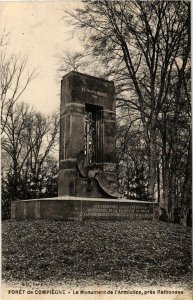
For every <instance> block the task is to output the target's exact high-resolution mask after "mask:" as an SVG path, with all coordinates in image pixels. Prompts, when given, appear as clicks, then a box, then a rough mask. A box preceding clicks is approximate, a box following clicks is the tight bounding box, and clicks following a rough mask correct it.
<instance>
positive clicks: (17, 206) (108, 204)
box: [11, 196, 157, 221]
mask: <svg viewBox="0 0 193 300" xmlns="http://www.w3.org/2000/svg"><path fill="white" fill-rule="evenodd" d="M156 207H157V205H156V204H155V203H153V202H147V201H137V200H127V199H120V200H118V199H106V198H102V199H101V198H85V197H72V196H63V197H57V198H45V199H31V200H20V201H14V202H12V203H11V218H12V219H13V220H39V219H43V220H58V221H84V220H88V219H91V220H105V221H108V220H114V221H116V220H153V219H155V218H156Z"/></svg>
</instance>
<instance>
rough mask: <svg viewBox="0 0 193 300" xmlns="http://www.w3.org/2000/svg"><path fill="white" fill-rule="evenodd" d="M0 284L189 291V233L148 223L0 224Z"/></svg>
mask: <svg viewBox="0 0 193 300" xmlns="http://www.w3.org/2000/svg"><path fill="white" fill-rule="evenodd" d="M2 279H3V280H4V281H5V282H9V281H10V282H14V281H15V282H28V281H40V282H46V283H47V284H49V282H50V283H51V282H62V281H65V282H70V281H73V282H76V281H80V280H83V281H84V280H86V281H87V282H89V280H91V281H92V280H95V281H96V282H97V280H99V281H102V282H112V281H113V282H125V283H127V284H132V285H134V284H147V285H154V286H155V285H166V284H167V285H168V284H171V285H172V284H178V285H187V286H188V285H189V284H190V282H191V229H190V228H185V227H181V226H180V225H176V224H171V223H163V222H150V221H122V222H103V221H87V222H82V223H78V222H77V223H73V222H56V221H55V222H54V221H41V220H40V221H21V222H16V221H4V222H2Z"/></svg>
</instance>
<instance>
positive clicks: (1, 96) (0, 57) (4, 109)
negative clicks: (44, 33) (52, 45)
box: [0, 30, 37, 133]
mask: <svg viewBox="0 0 193 300" xmlns="http://www.w3.org/2000/svg"><path fill="white" fill-rule="evenodd" d="M8 44H9V34H8V33H6V31H5V30H3V32H2V33H1V36H0V74H1V75H0V101H1V133H3V132H4V130H5V127H6V124H7V119H8V115H9V113H10V111H11V109H12V107H13V105H14V104H15V103H16V102H17V100H18V99H20V98H21V96H22V94H23V93H24V91H25V90H26V88H27V87H28V85H29V84H30V82H31V81H32V80H33V79H34V78H35V77H36V76H37V70H36V69H35V68H34V69H33V70H31V71H27V64H28V57H27V56H24V57H21V58H20V57H19V56H17V55H15V54H9V50H8Z"/></svg>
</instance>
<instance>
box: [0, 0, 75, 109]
mask: <svg viewBox="0 0 193 300" xmlns="http://www.w3.org/2000/svg"><path fill="white" fill-rule="evenodd" d="M80 5H81V4H80V1H78V0H63V1H52V2H51V1H49V2H48V1H42V2H33V1H26V2H24V1H23V2H0V23H1V24H0V26H1V28H5V29H6V31H7V32H10V43H9V45H8V47H9V51H10V52H11V53H15V54H17V55H20V56H24V55H25V54H27V55H28V56H29V61H28V67H27V69H28V70H30V69H33V68H37V69H38V76H37V77H36V78H35V79H34V80H33V81H32V82H31V83H30V85H29V86H28V88H27V90H26V91H25V93H24V94H23V95H22V98H21V99H20V100H22V101H25V102H27V103H28V104H29V105H31V106H33V107H34V109H36V110H38V111H41V112H43V113H51V112H53V111H54V110H56V109H57V108H58V106H59V101H60V83H59V82H58V81H57V73H56V69H57V62H58V60H57V55H60V54H61V53H62V51H65V50H75V49H76V50H78V49H79V48H80V47H81V45H80V42H79V40H78V39H77V38H72V36H71V34H70V30H71V29H72V28H71V27H70V26H69V25H68V26H67V25H66V24H65V23H64V21H63V18H62V16H63V14H64V13H63V11H64V9H65V10H69V9H74V8H76V7H79V6H80Z"/></svg>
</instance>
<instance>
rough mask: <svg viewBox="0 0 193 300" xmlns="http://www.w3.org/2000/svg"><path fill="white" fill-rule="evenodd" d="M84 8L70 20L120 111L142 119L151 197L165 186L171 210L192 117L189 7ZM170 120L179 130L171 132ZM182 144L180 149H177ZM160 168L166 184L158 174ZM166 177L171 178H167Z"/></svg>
mask: <svg viewBox="0 0 193 300" xmlns="http://www.w3.org/2000/svg"><path fill="white" fill-rule="evenodd" d="M83 3H84V7H83V8H81V9H76V10H75V11H73V12H67V13H66V15H65V18H66V19H67V21H68V22H69V20H70V22H71V24H73V25H74V28H75V30H76V33H77V34H78V35H81V37H82V39H84V43H85V49H88V50H85V51H86V52H85V53H88V52H89V54H90V55H91V56H92V57H93V59H94V60H98V61H99V62H101V63H102V65H103V68H104V72H103V74H104V77H106V78H109V79H111V80H114V81H115V84H116V92H117V100H119V102H118V106H121V107H126V106H128V108H129V110H130V111H135V112H136V113H137V114H138V115H139V116H140V119H141V122H142V125H143V130H142V135H141V137H142V139H143V140H144V141H145V143H146V147H147V154H148V155H147V157H148V169H149V176H148V177H149V193H150V195H151V197H152V198H155V188H156V185H157V186H158V185H160V184H162V190H163V197H164V201H165V208H166V210H168V206H169V203H168V200H169V193H170V196H171V195H172V197H173V198H172V200H171V201H172V202H173V203H174V202H175V201H176V200H175V199H176V194H175V190H176V189H177V187H175V185H176V181H177V180H178V181H179V179H178V178H177V176H179V175H177V170H176V169H175V168H174V170H173V171H172V169H171V165H172V166H173V167H174V165H175V163H176V158H177V156H178V153H179V151H180V150H179V148H180V147H181V146H180V145H181V143H182V139H179V138H178V137H179V134H180V131H181V129H182V127H181V125H180V124H181V122H179V116H181V117H183V120H184V122H185V123H186V124H188V122H189V118H187V115H188V114H190V106H189V99H190V94H189V93H190V90H189V78H190V76H189V74H190V72H189V70H190V67H189V64H190V3H188V2H186V1H177V2H176V1H148V2H144V1H107V0H101V1H91V0H85V1H83ZM182 98H184V103H185V106H184V107H182V102H183V101H182ZM122 100H124V102H123V101H122ZM125 100H126V102H125ZM171 116H172V118H173V120H174V126H173V127H174V128H173V129H174V130H169V128H168V126H171ZM181 117H180V118H181ZM160 124H162V125H160ZM160 126H161V127H162V129H163V130H165V131H163V130H162V129H160ZM188 126H189V125H188ZM164 128H165V129H164ZM180 128H181V129H180ZM169 131H170V133H169ZM182 131H183V129H182ZM163 133H164V134H163ZM177 143H178V146H179V147H175V145H176V144H177ZM162 145H163V147H165V149H166V151H165V152H166V153H165V154H164V152H162V150H161V149H162ZM169 145H170V146H171V147H172V150H171V153H172V157H171V155H170V154H171V153H169V152H168V147H169ZM168 155H170V158H169V159H168V158H167V157H166V156H168ZM161 157H162V161H161V159H160V158H161ZM168 167H169V170H168ZM159 168H160V169H161V172H162V179H163V183H162V182H160V176H161V174H160V172H157V171H158V170H159ZM166 169H167V170H166ZM165 172H167V173H170V175H171V176H170V175H168V174H166V177H165V176H164V174H165ZM172 172H173V173H172ZM171 173H172V174H171ZM182 177H183V175H182ZM165 178H166V180H165ZM164 180H165V182H164ZM168 180H170V182H169V181H168ZM170 185H171V187H170ZM159 189H160V188H159ZM172 189H173V190H172ZM169 190H170V191H169ZM174 198H175V199H174Z"/></svg>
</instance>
